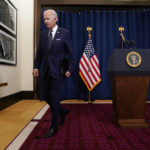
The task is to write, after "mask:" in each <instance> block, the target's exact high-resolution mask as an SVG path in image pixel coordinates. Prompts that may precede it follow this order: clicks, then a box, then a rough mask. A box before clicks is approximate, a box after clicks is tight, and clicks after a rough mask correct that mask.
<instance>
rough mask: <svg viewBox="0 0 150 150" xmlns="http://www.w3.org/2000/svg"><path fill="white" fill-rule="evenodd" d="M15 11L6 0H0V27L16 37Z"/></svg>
mask: <svg viewBox="0 0 150 150" xmlns="http://www.w3.org/2000/svg"><path fill="white" fill-rule="evenodd" d="M16 21H17V9H16V8H15V7H14V6H13V5H12V3H10V1H8V0H0V25H1V26H2V27H4V28H5V29H7V30H8V31H10V32H12V33H13V34H15V35H16Z"/></svg>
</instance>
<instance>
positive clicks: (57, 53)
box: [34, 27, 74, 79]
mask: <svg viewBox="0 0 150 150" xmlns="http://www.w3.org/2000/svg"><path fill="white" fill-rule="evenodd" d="M66 55H68V71H70V72H71V73H72V72H73V64H74V59H73V49H72V41H71V38H70V34H69V31H68V30H66V29H63V28H60V27H58V29H57V31H56V34H55V37H54V39H53V41H52V45H51V48H49V46H48V30H46V31H44V32H42V33H41V35H40V40H39V46H38V50H37V53H36V59H35V62H34V68H38V69H39V68H40V64H41V61H43V71H42V74H43V75H42V76H43V78H45V76H46V75H47V71H48V73H49V75H50V76H51V77H53V78H55V79H58V78H60V77H61V76H62V74H61V62H62V59H63V58H65V57H66ZM48 68H49V70H48Z"/></svg>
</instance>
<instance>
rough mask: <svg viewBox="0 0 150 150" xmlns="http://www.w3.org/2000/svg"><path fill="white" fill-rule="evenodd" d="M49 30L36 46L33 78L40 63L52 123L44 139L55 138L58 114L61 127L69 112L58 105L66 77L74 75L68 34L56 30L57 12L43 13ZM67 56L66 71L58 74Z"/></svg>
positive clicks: (48, 11)
mask: <svg viewBox="0 0 150 150" xmlns="http://www.w3.org/2000/svg"><path fill="white" fill-rule="evenodd" d="M43 17H44V22H45V25H46V27H47V29H48V30H46V31H44V32H42V33H41V35H40V40H39V46H38V49H37V53H36V59H35V62H34V69H33V75H34V76H38V75H39V68H40V65H41V62H42V63H43V70H42V78H43V82H44V94H43V99H44V100H46V102H47V103H48V104H49V105H50V107H51V114H52V122H51V126H50V128H49V131H48V132H47V133H46V134H45V136H44V137H45V138H47V137H51V136H54V135H55V133H56V132H57V122H58V117H59V115H60V125H62V124H63V123H64V121H65V117H66V115H67V114H68V110H67V109H65V108H64V107H63V106H62V105H61V104H60V96H61V90H62V87H63V83H64V79H65V77H70V75H71V73H72V72H73V65H74V60H73V49H72V41H71V38H70V34H69V31H68V30H66V29H63V28H60V27H58V25H57V24H56V22H57V13H56V12H55V11H54V10H51V9H49V10H46V11H45V12H44V14H43ZM66 55H68V56H69V57H68V58H69V59H68V68H67V71H66V72H65V74H62V73H61V69H62V68H61V67H62V65H61V63H62V60H63V59H64V58H65V56H66Z"/></svg>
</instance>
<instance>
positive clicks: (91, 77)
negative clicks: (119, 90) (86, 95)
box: [79, 37, 102, 91]
mask: <svg viewBox="0 0 150 150" xmlns="http://www.w3.org/2000/svg"><path fill="white" fill-rule="evenodd" d="M79 74H80V76H81V78H82V80H83V81H84V83H85V84H86V86H87V88H88V90H89V91H91V90H92V89H93V88H94V87H95V86H96V85H97V84H98V83H99V82H100V81H101V80H102V79H101V76H100V69H99V61H98V58H97V55H96V53H95V50H94V47H93V43H92V39H91V38H90V37H89V39H88V42H87V44H86V46H85V50H84V52H83V54H82V57H81V60H80V63H79Z"/></svg>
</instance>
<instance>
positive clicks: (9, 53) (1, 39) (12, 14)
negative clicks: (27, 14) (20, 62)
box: [0, 0, 17, 65]
mask: <svg viewBox="0 0 150 150" xmlns="http://www.w3.org/2000/svg"><path fill="white" fill-rule="evenodd" d="M16 45H17V9H16V8H15V6H14V5H13V4H12V3H11V2H10V1H9V0H0V63H2V64H9V65H16V64H17V46H16Z"/></svg>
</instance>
